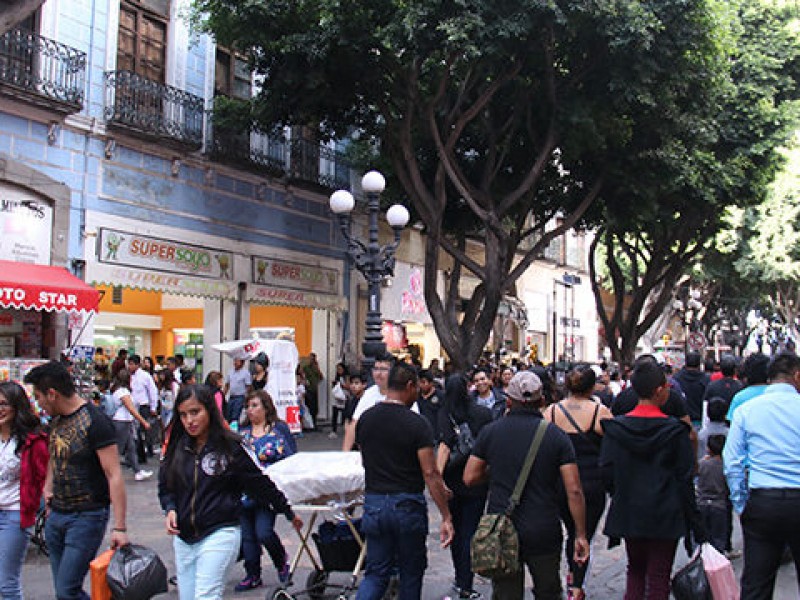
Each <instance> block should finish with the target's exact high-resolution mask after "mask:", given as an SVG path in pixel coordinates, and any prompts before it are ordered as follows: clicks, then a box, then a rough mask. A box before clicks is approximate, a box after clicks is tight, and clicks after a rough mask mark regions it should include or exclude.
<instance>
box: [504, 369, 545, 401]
mask: <svg viewBox="0 0 800 600" xmlns="http://www.w3.org/2000/svg"><path fill="white" fill-rule="evenodd" d="M506 395H507V396H508V397H509V398H511V399H512V400H515V401H517V402H537V401H538V400H539V398H541V397H542V380H541V379H539V377H538V376H537V375H536V373H531V372H530V371H520V372H519V373H517V374H516V375H514V377H512V378H511V381H510V382H509V384H508V388H507V389H506Z"/></svg>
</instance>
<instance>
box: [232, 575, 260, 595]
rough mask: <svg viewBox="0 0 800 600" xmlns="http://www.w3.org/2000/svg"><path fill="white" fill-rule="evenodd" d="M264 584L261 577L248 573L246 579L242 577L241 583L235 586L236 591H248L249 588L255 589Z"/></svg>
mask: <svg viewBox="0 0 800 600" xmlns="http://www.w3.org/2000/svg"><path fill="white" fill-rule="evenodd" d="M262 585H263V583H262V581H261V577H251V576H250V575H248V576H247V577H245V578H244V579H242V580H241V581H240V582H239V583H237V584H236V587H235V588H233V591H234V592H246V591H247V590H254V589H256V588H260V587H261V586H262Z"/></svg>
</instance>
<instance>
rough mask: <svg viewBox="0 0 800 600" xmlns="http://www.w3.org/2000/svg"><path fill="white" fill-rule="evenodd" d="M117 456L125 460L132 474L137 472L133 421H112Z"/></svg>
mask: <svg viewBox="0 0 800 600" xmlns="http://www.w3.org/2000/svg"><path fill="white" fill-rule="evenodd" d="M114 432H115V433H116V435H117V448H118V449H119V455H120V456H121V457H123V458H124V459H125V462H127V463H128V466H129V467H130V468H131V470H133V472H134V473H136V472H137V471H139V461H138V460H137V457H136V424H135V423H134V422H133V421H114Z"/></svg>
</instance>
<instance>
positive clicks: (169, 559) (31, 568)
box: [23, 432, 797, 600]
mask: <svg viewBox="0 0 800 600" xmlns="http://www.w3.org/2000/svg"><path fill="white" fill-rule="evenodd" d="M340 445H341V444H340V441H339V440H335V439H333V440H332V439H330V438H329V437H328V435H327V434H326V433H322V432H320V433H311V434H305V436H304V437H303V438H302V439H300V440H299V442H298V446H299V450H300V451H301V452H319V451H330V450H337V449H338V448H339V446H340ZM151 462H152V461H151ZM148 466H150V465H148ZM126 485H127V488H128V511H129V515H130V516H129V518H128V521H129V523H128V527H129V534H130V535H129V537H130V538H131V541H132V542H133V543H135V544H144V545H146V546H150V547H151V548H154V549H155V550H156V551H157V552H158V553H159V555H160V556H161V557H162V558H163V560H164V562H165V564H166V565H167V570H168V571H169V573H170V575H172V574H174V572H175V571H174V559H173V552H172V540H171V537H170V536H167V534H166V531H165V529H164V518H163V515H162V514H161V510H160V509H159V507H158V501H157V495H156V484H155V480H149V481H144V482H137V481H134V479H133V477H131V476H126ZM430 516H431V524H430V530H431V533H430V535H429V539H428V561H429V566H428V569H427V571H426V572H425V583H424V588H423V594H422V600H442V599H445V598H453V591H452V584H453V567H452V562H451V560H450V553H449V552H448V551H447V550H442V549H441V548H439V543H438V539H437V534H436V532H438V521H437V514H436V511H435V510H431V511H430ZM277 529H278V531H279V534H280V536H281V538H282V539H283V540H284V542H285V544H286V547H287V549H289V551H290V553H291V554H293V553H294V552H295V551H296V550H297V548H298V546H299V542H298V537H297V536H296V534H294V533H293V532H292V531H291V530H290V526H289V524H288V523H287V522H286V521H284V520H280V521H279V522H278V526H277ZM607 543H608V540H607V538H606V537H605V536H603V535H598V536H597V538H596V539H595V541H594V543H593V544H592V558H591V567H590V574H589V577H588V579H587V592H588V594H587V595H588V597H590V598H596V599H598V600H618V599H620V598H622V595H623V592H624V589H625V562H626V561H625V552H624V549H623V548H622V547H617V548H615V549H612V550H608V549H607V547H606V546H607ZM734 545H736V546H737V547H741V532H740V529H739V528H738V526H737V527H736V529H735V535H734ZM262 560H267V559H266V557H264V558H262ZM686 561H687V557H686V554H685V552H684V551H683V550H682V549H681V550H679V551H678V557H677V559H676V563H675V566H676V568H678V567H680V566H682V565H683V564H685V563H686ZM733 565H734V569H735V570H736V572H737V574H738V573H739V572H740V570H741V559H738V560H734V561H733ZM564 568H565V567H564ZM310 573H311V569H310V565H309V563H308V562H307V559H306V560H305V561H304V562H303V563H301V567H300V569H299V571H298V574H297V575H296V576H295V577H294V584H293V585H292V586H291V587H290V588H289V591H293V590H302V589H303V588H304V585H305V582H306V579H307V577H308V575H309V574H310ZM242 574H243V569H242V563H241V562H239V563H237V564H236V566H235V567H234V568H232V569H231V570H230V572H229V573H228V576H227V580H226V583H225V596H224V597H225V598H242V599H243V600H244V599H245V598H247V599H250V598H264V597H265V595H266V594H267V592H268V591H274V590H275V589H276V588H277V586H278V580H277V577H276V575H275V573H274V571H272V570H270V571H269V572H268V574H267V575H266V576H265V578H264V583H265V586H264V587H262V588H257V589H254V590H251V591H246V592H234V591H233V588H234V586H235V585H236V583H237V582H238V581H239V580H240V579H241V578H242ZM23 579H24V587H25V590H26V596H25V597H26V598H30V599H31V600H39V599H42V600H44V599H45V598H52V595H53V594H52V590H53V588H52V577H51V574H50V564H49V562H48V560H47V558H46V557H45V556H42V555H41V554H40V553H39V552H38V551H37V550H36V548H34V547H31V549H30V551H29V552H28V556H27V559H26V561H25V566H24V570H23ZM347 580H348V578H347V575H346V574H343V573H335V574H334V575H332V577H331V579H330V581H331V583H340V584H346V583H347ZM528 587H530V586H529V585H528ZM86 589H87V590H88V589H89V581H88V577H87V582H86ZM476 589H478V590H479V591H481V592H482V593H483V594H484V597H486V598H489V597H490V595H491V583H490V582H488V581H485V580H484V581H479V582H478V583H477V585H476ZM529 593H530V592H529ZM177 597H178V593H177V589H176V587H175V586H173V585H170V591H169V592H168V593H167V594H164V595H160V596H158V598H177ZM300 597H301V598H303V596H300ZM526 597H529V596H526ZM796 598H797V578H796V575H795V572H794V567H793V566H792V565H791V564H787V565H784V566H782V567H781V570H780V572H779V574H778V580H777V587H776V589H775V595H774V600H796Z"/></svg>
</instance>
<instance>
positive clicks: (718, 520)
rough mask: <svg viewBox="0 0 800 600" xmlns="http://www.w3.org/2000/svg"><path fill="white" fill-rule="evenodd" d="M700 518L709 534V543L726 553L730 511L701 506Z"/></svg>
mask: <svg viewBox="0 0 800 600" xmlns="http://www.w3.org/2000/svg"><path fill="white" fill-rule="evenodd" d="M698 510H699V511H700V517H701V518H702V519H703V525H704V526H705V528H706V533H708V537H709V541H710V542H711V545H712V546H714V548H716V549H717V550H718V551H719V552H722V553H724V552H725V549H726V547H727V545H728V535H729V534H728V511H727V510H725V509H724V508H718V507H716V506H699V507H698Z"/></svg>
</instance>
